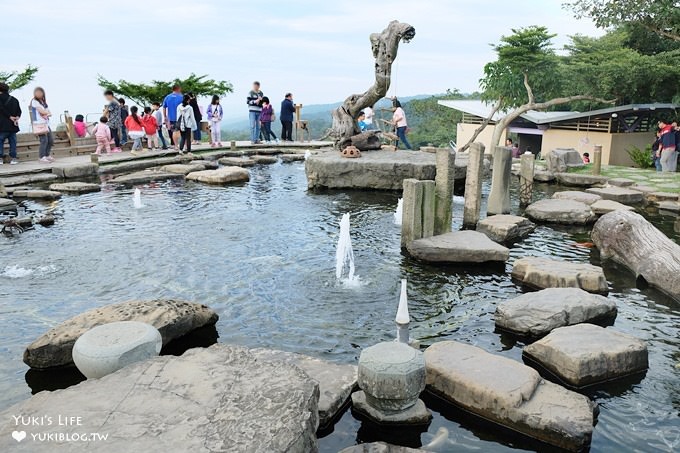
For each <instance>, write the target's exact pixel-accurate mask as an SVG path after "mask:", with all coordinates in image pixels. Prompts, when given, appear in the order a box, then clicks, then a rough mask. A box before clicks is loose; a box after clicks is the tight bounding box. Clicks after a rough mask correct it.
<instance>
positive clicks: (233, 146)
mask: <svg viewBox="0 0 680 453" xmlns="http://www.w3.org/2000/svg"><path fill="white" fill-rule="evenodd" d="M229 147H230V148H231V149H236V142H235V141H234V140H232V141H231V143H230V145H229Z"/></svg>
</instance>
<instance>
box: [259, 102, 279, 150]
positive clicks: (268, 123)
mask: <svg viewBox="0 0 680 453" xmlns="http://www.w3.org/2000/svg"><path fill="white" fill-rule="evenodd" d="M273 120H274V107H272V105H271V104H270V103H269V98H268V97H266V96H265V97H263V98H262V111H261V112H260V122H261V123H262V132H263V133H264V139H265V141H266V142H267V143H271V142H272V140H271V139H272V137H273V138H274V140H276V141H277V142H278V141H279V139H278V138H276V134H274V132H272V121H273Z"/></svg>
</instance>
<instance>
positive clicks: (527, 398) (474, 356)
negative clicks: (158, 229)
mask: <svg viewBox="0 0 680 453" xmlns="http://www.w3.org/2000/svg"><path fill="white" fill-rule="evenodd" d="M425 364H426V367H427V385H428V388H429V389H430V390H431V391H432V392H434V393H436V394H438V395H440V396H442V397H443V398H445V399H447V400H448V401H450V402H452V403H453V404H455V405H457V406H459V407H462V408H463V409H465V410H468V411H470V412H472V413H474V414H477V415H479V416H481V417H483V418H485V419H487V420H491V421H493V422H495V423H498V424H500V425H503V426H506V427H508V428H510V429H513V430H515V431H517V432H520V433H522V434H524V435H526V436H529V437H533V438H536V439H539V440H541V441H543V442H546V443H548V444H551V445H554V446H557V447H560V448H564V449H567V450H571V451H580V450H582V449H585V448H587V446H588V445H589V444H590V439H591V436H592V432H593V403H591V402H590V400H589V399H588V398H587V397H586V396H583V395H580V394H578V393H575V392H572V391H569V390H567V389H565V388H563V387H560V386H558V385H556V384H553V383H550V382H546V381H544V380H543V379H541V377H540V376H539V374H538V372H536V370H534V369H532V368H530V367H528V366H526V365H524V364H522V363H519V362H517V361H514V360H511V359H508V358H505V357H501V356H498V355H495V354H490V353H488V352H486V351H484V350H482V349H480V348H478V347H475V346H471V345H468V344H464V343H459V342H456V341H442V342H438V343H435V344H433V345H432V346H430V347H429V348H427V349H426V350H425Z"/></svg>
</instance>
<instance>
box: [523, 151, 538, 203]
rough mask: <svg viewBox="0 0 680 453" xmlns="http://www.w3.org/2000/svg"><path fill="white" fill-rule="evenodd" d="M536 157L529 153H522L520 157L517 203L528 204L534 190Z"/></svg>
mask: <svg viewBox="0 0 680 453" xmlns="http://www.w3.org/2000/svg"><path fill="white" fill-rule="evenodd" d="M535 162H536V158H535V157H534V155H533V154H531V153H524V154H522V156H521V157H520V171H519V204H520V205H521V206H529V204H531V197H532V196H533V192H534V164H535Z"/></svg>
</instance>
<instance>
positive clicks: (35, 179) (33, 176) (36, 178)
mask: <svg viewBox="0 0 680 453" xmlns="http://www.w3.org/2000/svg"><path fill="white" fill-rule="evenodd" d="M55 179H59V176H57V175H55V174H54V173H29V174H27V175H20V176H12V177H9V178H0V183H2V184H4V185H5V186H23V185H26V184H37V183H41V182H49V181H54V180H55Z"/></svg>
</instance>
